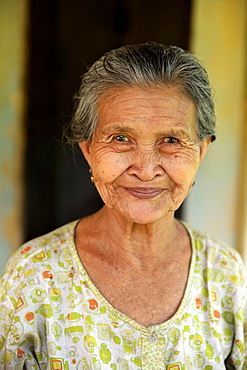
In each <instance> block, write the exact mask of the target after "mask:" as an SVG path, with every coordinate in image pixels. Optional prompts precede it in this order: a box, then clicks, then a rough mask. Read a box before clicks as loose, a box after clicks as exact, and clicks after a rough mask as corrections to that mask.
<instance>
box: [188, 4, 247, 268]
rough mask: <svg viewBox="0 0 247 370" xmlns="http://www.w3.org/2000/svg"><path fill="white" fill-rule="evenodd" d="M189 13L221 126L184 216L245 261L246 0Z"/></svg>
mask: <svg viewBox="0 0 247 370" xmlns="http://www.w3.org/2000/svg"><path fill="white" fill-rule="evenodd" d="M191 14H192V17H191V33H190V49H191V50H192V51H193V52H194V53H195V54H196V55H197V56H198V58H199V59H200V60H202V61H203V63H204V65H205V67H206V69H207V71H208V73H209V76H210V80H211V84H212V86H213V87H214V94H215V103H216V116H217V125H218V128H217V140H216V142H215V143H213V144H212V146H211V148H210V150H209V152H208V154H207V157H206V159H205V161H204V163H203V164H202V166H201V168H200V169H199V172H198V175H197V178H196V186H195V187H194V188H193V190H192V192H191V193H190V195H189V197H188V199H187V201H186V207H185V212H184V218H185V219H186V220H187V221H188V222H190V223H191V224H193V225H195V226H197V227H198V228H200V229H206V230H208V231H210V232H211V233H212V234H214V235H216V236H218V237H219V238H221V239H222V240H225V241H226V242H228V243H229V244H231V245H233V246H234V247H237V248H238V249H239V251H240V252H241V253H242V255H243V257H244V258H245V259H246V256H245V253H246V250H247V244H246V239H245V238H246V236H245V235H246V234H245V233H246V229H247V223H246V210H247V202H246V187H247V182H246V173H247V172H246V171H247V157H246V142H247V131H246V119H247V116H246V97H247V95H246V92H247V90H246V81H247V80H246V76H247V40H246V37H247V2H246V1H245V0H238V1H234V0H207V1H204V0H198V1H194V2H193V7H192V9H191ZM246 262H247V259H246Z"/></svg>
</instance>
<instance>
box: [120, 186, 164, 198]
mask: <svg viewBox="0 0 247 370" xmlns="http://www.w3.org/2000/svg"><path fill="white" fill-rule="evenodd" d="M125 190H127V192H128V193H129V194H131V195H132V196H133V197H135V198H138V199H152V198H155V197H157V196H158V195H160V194H161V193H162V192H163V190H164V189H162V188H125Z"/></svg>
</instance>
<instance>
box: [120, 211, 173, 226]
mask: <svg viewBox="0 0 247 370" xmlns="http://www.w3.org/2000/svg"><path fill="white" fill-rule="evenodd" d="M168 214H170V215H171V212H169V211H160V210H159V211H157V210H155V211H154V210H143V209H139V210H133V211H132V212H131V210H130V211H129V212H126V213H125V212H121V215H122V217H124V218H126V219H128V220H129V221H131V222H133V223H135V224H140V225H147V224H153V223H155V222H157V221H159V220H161V219H162V218H164V217H165V216H166V215H168ZM172 214H174V212H172Z"/></svg>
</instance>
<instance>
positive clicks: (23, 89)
mask: <svg viewBox="0 0 247 370" xmlns="http://www.w3.org/2000/svg"><path fill="white" fill-rule="evenodd" d="M245 3H246V2H245V0H238V1H235V0H193V1H190V0H176V1H173V2H171V1H170V0H169V1H168V0H153V1H152V2H143V1H141V0H105V1H101V0H84V1H81V0H53V1H50V0H49V1H48V0H42V1H37V0H29V1H28V0H22V1H18V0H0V48H1V49H0V55H1V57H0V115H1V117H0V118H1V120H0V130H1V131H0V171H1V172H0V197H1V198H0V201H1V207H0V221H1V222H0V243H1V244H0V245H1V252H0V256H1V259H0V273H1V272H2V269H3V266H4V265H5V263H6V260H7V258H8V256H9V255H10V254H11V253H12V251H13V250H14V249H16V248H17V247H18V246H19V245H20V244H21V243H22V242H24V241H25V240H28V239H30V238H33V237H35V236H38V235H40V234H43V233H46V232H48V231H50V230H52V229H54V228H55V227H58V226H60V225H62V224H63V223H65V222H68V221H70V220H73V219H76V218H79V217H83V216H85V215H87V214H89V213H92V212H94V211H95V210H96V209H98V208H99V207H100V206H101V204H102V203H101V200H100V199H99V197H98V195H97V193H96V191H95V189H94V187H93V186H92V184H91V183H90V180H89V174H88V166H87V164H86V163H85V161H84V160H83V158H82V156H81V154H80V153H74V154H73V153H71V151H70V150H69V149H68V148H66V147H65V148H63V146H62V144H61V132H62V127H63V125H64V123H66V122H68V121H69V119H70V115H71V112H72V109H73V101H72V96H73V95H74V94H75V92H76V91H77V89H78V87H79V83H80V79H79V77H80V75H81V74H82V73H84V72H85V70H86V65H88V64H89V65H90V64H91V63H93V62H94V61H95V60H96V59H97V58H98V57H100V56H101V55H102V54H103V53H104V52H105V51H107V50H109V49H112V48H114V47H118V46H120V45H122V44H126V43H134V42H144V41H147V40H155V41H158V42H162V43H164V44H168V45H169V44H175V45H178V46H181V47H183V48H185V49H188V48H189V49H191V50H192V51H194V52H195V53H196V55H197V56H198V57H199V59H201V60H202V61H204V63H205V65H206V67H207V69H208V71H209V75H210V77H211V81H212V84H213V86H214V87H215V96H216V108H217V114H218V121H219V129H218V139H217V141H216V143H214V144H213V146H212V148H211V149H210V152H209V153H208V155H207V158H206V159H205V161H204V163H203V167H202V169H201V170H200V172H199V174H198V177H197V182H196V186H195V187H194V188H193V190H192V193H191V195H190V197H189V198H188V200H187V201H186V202H185V204H184V205H183V207H182V209H181V210H180V214H179V216H181V217H182V218H183V219H185V220H186V221H188V222H190V223H191V224H193V225H195V226H198V227H199V228H202V229H205V230H208V231H210V232H211V233H213V234H215V235H216V236H218V237H221V238H222V239H224V240H226V241H227V242H228V243H230V244H232V245H233V246H235V247H238V248H240V247H241V249H240V250H241V252H242V254H243V255H244V253H245V249H247V248H245V246H246V242H245V244H244V240H245V238H246V239H247V236H246V233H245V231H246V229H247V225H246V213H247V211H246V210H247V206H246V192H245V189H246V176H247V175H246V159H247V158H246V157H245V156H246V153H245V152H244V148H245V147H246V145H245V142H246V135H247V134H246V129H245V126H246V125H245V120H244V109H245V106H246V102H245V100H244V99H245V96H246V95H245V92H244V86H245V82H246V80H244V79H245V77H246V41H245V40H246V15H247V13H246V4H245ZM233 71H234V73H233ZM24 77H25V78H24ZM244 81H245V82H244ZM24 82H25V84H24ZM244 137H245V141H244V139H243V138H244ZM246 241H247V240H246Z"/></svg>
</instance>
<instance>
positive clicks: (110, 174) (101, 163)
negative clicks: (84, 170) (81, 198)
mask: <svg viewBox="0 0 247 370" xmlns="http://www.w3.org/2000/svg"><path fill="white" fill-rule="evenodd" d="M128 166H129V159H128V156H127V155H123V154H118V153H112V152H107V153H104V154H103V153H102V154H101V153H97V154H96V155H95V156H93V160H92V170H93V173H94V177H95V180H96V181H100V182H103V183H106V184H108V183H109V184H111V183H112V182H114V181H115V180H116V179H117V178H118V177H119V176H120V175H121V174H122V173H124V172H125V171H126V170H127V169H128Z"/></svg>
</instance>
